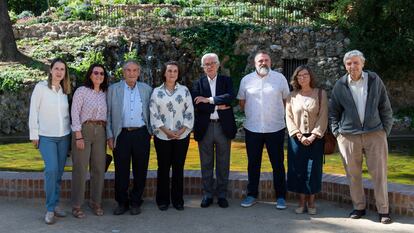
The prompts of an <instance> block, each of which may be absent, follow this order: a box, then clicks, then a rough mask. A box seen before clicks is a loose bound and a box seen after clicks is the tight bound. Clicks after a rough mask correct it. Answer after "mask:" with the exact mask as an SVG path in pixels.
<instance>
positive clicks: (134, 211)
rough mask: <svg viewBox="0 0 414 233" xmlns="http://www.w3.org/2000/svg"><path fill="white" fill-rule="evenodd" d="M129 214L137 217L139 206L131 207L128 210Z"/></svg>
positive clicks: (139, 210)
mask: <svg viewBox="0 0 414 233" xmlns="http://www.w3.org/2000/svg"><path fill="white" fill-rule="evenodd" d="M129 213H130V214H131V215H138V214H140V213H141V208H140V207H139V206H131V209H130V210H129Z"/></svg>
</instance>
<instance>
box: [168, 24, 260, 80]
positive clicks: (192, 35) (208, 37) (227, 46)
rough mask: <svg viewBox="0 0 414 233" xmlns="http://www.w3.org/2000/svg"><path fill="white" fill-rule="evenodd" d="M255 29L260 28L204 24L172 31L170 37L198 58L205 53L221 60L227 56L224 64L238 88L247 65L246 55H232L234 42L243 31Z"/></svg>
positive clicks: (241, 25) (245, 25)
mask: <svg viewBox="0 0 414 233" xmlns="http://www.w3.org/2000/svg"><path fill="white" fill-rule="evenodd" d="M253 28H254V29H257V30H259V29H260V27H257V26H253V25H250V24H237V23H230V22H205V23H203V24H201V25H198V26H193V27H190V28H185V29H179V30H176V29H172V30H170V33H171V35H173V36H176V37H179V38H181V39H182V41H183V43H182V44H183V46H185V47H188V48H189V49H190V50H191V51H194V53H195V55H196V56H197V57H199V58H201V56H202V55H203V54H205V53H211V52H213V53H216V54H217V55H218V56H219V57H220V59H221V60H223V58H224V57H226V56H228V61H227V62H226V63H225V64H226V68H228V69H229V70H230V73H231V75H232V77H233V78H234V79H233V81H234V84H235V86H238V84H239V82H240V78H241V77H242V76H243V75H244V74H245V73H244V72H245V70H244V67H246V63H247V55H239V54H237V55H236V54H234V49H235V42H236V40H237V38H238V35H239V34H240V33H241V32H243V31H244V30H245V29H253Z"/></svg>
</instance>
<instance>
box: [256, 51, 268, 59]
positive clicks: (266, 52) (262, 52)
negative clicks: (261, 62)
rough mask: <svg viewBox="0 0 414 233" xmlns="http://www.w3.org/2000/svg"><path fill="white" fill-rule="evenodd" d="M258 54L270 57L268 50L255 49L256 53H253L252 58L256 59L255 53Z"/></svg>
mask: <svg viewBox="0 0 414 233" xmlns="http://www.w3.org/2000/svg"><path fill="white" fill-rule="evenodd" d="M259 54H266V55H267V56H269V57H270V53H269V52H268V51H266V50H258V51H256V53H255V54H254V57H253V60H256V57H257V55H259Z"/></svg>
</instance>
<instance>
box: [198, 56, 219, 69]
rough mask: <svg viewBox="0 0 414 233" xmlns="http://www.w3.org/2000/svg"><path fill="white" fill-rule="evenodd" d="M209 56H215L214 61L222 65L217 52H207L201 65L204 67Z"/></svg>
mask: <svg viewBox="0 0 414 233" xmlns="http://www.w3.org/2000/svg"><path fill="white" fill-rule="evenodd" d="M208 57H213V58H214V61H215V62H216V63H217V65H220V60H219V58H218V56H217V54H215V53H206V54H204V55H203V57H202V58H201V67H203V65H204V60H206V59H207V58H208Z"/></svg>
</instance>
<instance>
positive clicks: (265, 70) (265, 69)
mask: <svg viewBox="0 0 414 233" xmlns="http://www.w3.org/2000/svg"><path fill="white" fill-rule="evenodd" d="M269 71H270V69H269V67H267V66H262V67H260V68H259V69H256V72H257V73H258V74H259V75H260V76H266V75H267V74H268V73H269Z"/></svg>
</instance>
